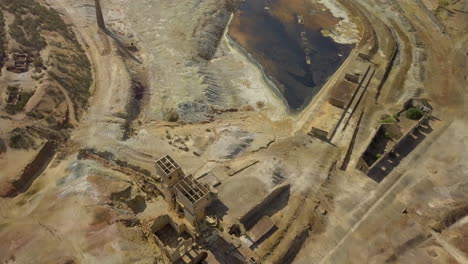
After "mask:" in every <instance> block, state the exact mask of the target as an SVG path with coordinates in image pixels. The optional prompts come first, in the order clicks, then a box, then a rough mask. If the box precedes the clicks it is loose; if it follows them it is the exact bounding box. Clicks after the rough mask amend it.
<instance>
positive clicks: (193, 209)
mask: <svg viewBox="0 0 468 264" xmlns="http://www.w3.org/2000/svg"><path fill="white" fill-rule="evenodd" d="M174 188H175V190H176V193H177V203H178V205H179V206H180V207H181V209H182V210H183V211H184V216H185V218H186V219H187V220H189V222H191V223H196V222H197V221H199V220H201V219H203V218H204V215H205V208H206V207H207V206H208V205H209V204H211V202H212V201H213V199H212V195H211V191H210V189H209V188H208V186H206V185H203V184H201V183H199V182H198V181H197V180H195V179H194V178H193V177H192V176H187V177H185V178H183V179H182V180H180V181H179V182H178V183H177V184H176V185H175V186H174Z"/></svg>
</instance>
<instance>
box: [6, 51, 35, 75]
mask: <svg viewBox="0 0 468 264" xmlns="http://www.w3.org/2000/svg"><path fill="white" fill-rule="evenodd" d="M12 59H13V62H9V63H7V71H10V72H14V73H24V72H27V71H29V64H30V63H32V62H33V57H32V56H29V55H28V54H13V58H12Z"/></svg>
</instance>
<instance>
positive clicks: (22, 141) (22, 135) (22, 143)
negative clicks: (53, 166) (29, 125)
mask: <svg viewBox="0 0 468 264" xmlns="http://www.w3.org/2000/svg"><path fill="white" fill-rule="evenodd" d="M8 146H10V148H14V149H30V148H35V147H36V142H35V141H34V138H33V137H32V136H31V134H29V133H28V131H27V130H26V129H24V128H15V129H14V130H13V131H12V133H11V137H10V141H9V142H8Z"/></svg>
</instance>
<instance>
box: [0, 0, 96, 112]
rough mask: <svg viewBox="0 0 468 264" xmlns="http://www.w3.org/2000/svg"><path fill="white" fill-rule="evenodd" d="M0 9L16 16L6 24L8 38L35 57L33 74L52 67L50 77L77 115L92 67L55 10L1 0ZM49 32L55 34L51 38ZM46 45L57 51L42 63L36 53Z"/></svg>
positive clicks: (31, 2) (84, 101)
mask: <svg viewBox="0 0 468 264" xmlns="http://www.w3.org/2000/svg"><path fill="white" fill-rule="evenodd" d="M0 7H1V8H2V9H3V10H4V11H6V12H8V13H10V14H13V15H14V16H15V17H14V20H13V22H12V23H11V24H10V25H9V32H10V35H11V36H12V38H13V39H14V40H16V42H17V43H19V44H20V45H21V46H22V47H23V48H22V51H24V52H26V53H29V54H34V55H35V60H34V62H33V65H34V67H35V68H36V71H38V72H40V69H46V68H47V67H46V66H45V64H47V66H51V67H53V69H52V68H51V69H49V71H48V73H49V75H50V76H51V77H52V78H53V79H55V80H56V81H57V82H58V83H59V84H60V85H62V86H63V87H64V88H65V89H66V90H67V92H68V93H69V95H70V97H71V99H72V100H73V102H74V104H75V109H76V110H77V111H76V112H77V115H79V113H80V110H81V109H82V108H85V107H86V106H87V101H88V98H89V96H90V93H89V87H90V86H91V83H92V76H91V69H90V68H91V64H90V62H89V60H88V58H87V57H86V55H85V53H84V50H83V48H82V47H81V45H80V43H79V42H78V39H77V38H76V36H75V34H74V32H73V31H72V30H71V27H70V26H69V25H67V24H66V23H65V22H64V21H63V19H62V18H61V17H60V15H59V13H58V12H57V11H55V10H54V9H52V8H48V7H45V6H43V5H41V4H39V3H38V2H37V1H34V0H15V1H10V0H0ZM2 16H3V15H0V18H2ZM1 20H2V21H3V19H1ZM0 28H1V25H0ZM49 32H55V33H58V34H56V35H55V36H54V37H50V33H49ZM0 33H1V31H0ZM46 34H48V35H46ZM57 36H58V37H57ZM0 41H1V39H0ZM48 43H49V44H50V45H56V46H57V47H59V48H60V50H57V49H55V50H53V51H52V52H51V55H50V57H49V59H48V61H47V63H44V61H43V60H42V58H41V57H40V56H39V55H38V53H39V52H40V51H41V50H42V49H44V48H45V47H46V46H47V45H48ZM0 44H1V42H0ZM0 52H1V50H0Z"/></svg>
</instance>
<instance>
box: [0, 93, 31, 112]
mask: <svg viewBox="0 0 468 264" xmlns="http://www.w3.org/2000/svg"><path fill="white" fill-rule="evenodd" d="M33 94H34V92H21V94H20V95H19V100H18V102H17V103H16V104H15V105H12V104H9V105H7V106H6V107H5V111H6V112H7V113H8V114H10V115H14V114H16V113H18V112H21V111H23V109H24V107H25V106H26V104H27V103H28V101H29V99H30V98H31V96H33Z"/></svg>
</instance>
